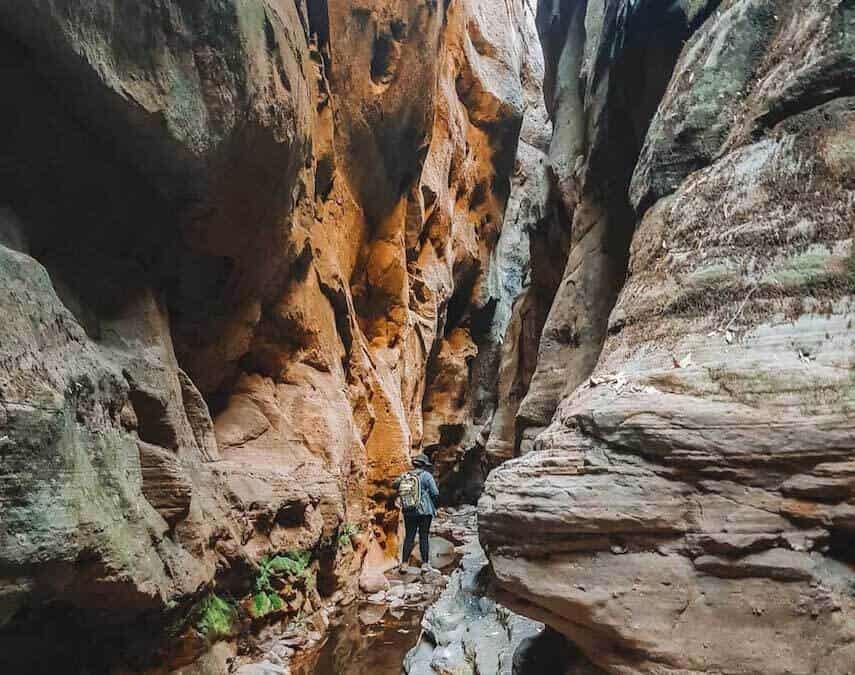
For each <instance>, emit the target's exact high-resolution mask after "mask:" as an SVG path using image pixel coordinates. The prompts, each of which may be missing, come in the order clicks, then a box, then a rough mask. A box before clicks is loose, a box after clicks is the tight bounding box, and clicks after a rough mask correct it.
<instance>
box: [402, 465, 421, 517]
mask: <svg viewBox="0 0 855 675" xmlns="http://www.w3.org/2000/svg"><path fill="white" fill-rule="evenodd" d="M398 498H399V499H400V500H401V508H402V509H403V510H404V511H415V510H416V509H417V508H418V507H419V502H420V501H421V498H422V482H421V481H420V480H419V474H418V473H416V472H415V471H407V473H405V474H403V475H402V476H401V482H400V483H398Z"/></svg>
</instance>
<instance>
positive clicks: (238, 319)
mask: <svg viewBox="0 0 855 675" xmlns="http://www.w3.org/2000/svg"><path fill="white" fill-rule="evenodd" d="M0 19H2V21H0V25H2V28H0V37H2V40H0V81H2V85H3V90H4V92H5V95H6V96H7V98H8V100H10V101H14V105H9V106H3V110H2V112H0V122H2V124H3V129H4V135H3V140H2V145H0V153H2V154H1V155H0V178H1V179H2V180H0V186H2V187H0V206H2V208H0V276H2V284H0V288H2V290H0V317H2V319H3V321H2V323H0V512H2V518H0V646H2V649H0V654H2V656H0V663H5V662H8V663H9V664H10V667H13V668H18V670H17V671H16V672H25V670H24V667H25V666H24V665H23V664H24V662H26V667H30V666H32V667H34V668H35V669H36V670H38V669H39V668H42V667H44V668H47V667H48V666H47V665H46V664H55V663H57V662H58V659H63V660H64V662H65V663H68V664H69V667H70V668H74V667H79V668H80V669H83V668H94V669H96V670H98V669H102V668H116V667H119V665H121V666H122V667H124V668H126V669H128V670H130V671H135V670H139V669H142V668H144V667H146V666H147V665H150V664H151V662H152V661H157V662H159V663H161V664H166V665H168V666H169V667H177V666H179V665H181V664H183V663H188V662H190V661H192V660H193V659H195V658H196V657H197V656H198V655H199V653H201V652H202V651H204V650H205V649H206V647H207V644H208V643H209V642H210V641H212V640H213V639H215V637H223V636H213V635H212V633H211V632H210V631H208V632H207V633H206V631H204V630H202V629H201V628H200V623H199V622H198V621H197V619H198V615H199V607H204V608H209V607H210V606H211V605H210V602H209V601H210V599H211V597H212V595H211V594H212V593H215V594H216V596H217V597H219V598H225V599H226V600H227V601H228V602H230V603H234V608H236V612H237V614H236V617H237V622H238V623H240V622H243V624H242V625H243V628H244V629H245V628H248V626H249V623H248V622H249V616H254V615H253V610H252V608H251V607H250V606H249V605H248V604H247V603H251V602H252V600H251V599H250V598H251V596H252V593H253V592H254V589H253V584H254V582H255V580H256V578H257V576H258V574H259V563H260V562H262V561H264V560H265V559H266V558H267V557H269V556H271V555H274V554H277V553H284V552H287V551H297V550H308V551H311V553H312V563H311V572H312V574H313V578H314V579H316V580H317V581H316V584H314V585H309V584H308V583H307V584H305V587H304V588H303V587H301V588H300V589H297V590H296V591H295V590H294V589H290V588H289V589H283V590H282V599H283V602H284V603H285V607H284V608H283V609H282V610H281V611H278V612H276V611H275V612H273V616H274V618H275V617H281V616H283V615H287V614H288V613H296V612H297V611H302V612H303V613H304V614H305V613H308V612H310V611H311V610H312V609H314V608H316V607H317V606H318V603H319V602H320V601H321V598H320V597H319V594H320V595H324V596H329V595H332V594H334V593H335V592H336V591H338V590H346V589H347V588H348V587H349V586H352V584H353V582H354V581H355V579H356V578H357V576H358V574H359V569H360V565H361V561H362V556H363V555H364V554H365V551H366V550H369V551H370V555H369V558H368V559H369V560H370V561H371V564H374V565H379V566H381V567H382V565H383V564H384V561H387V560H389V559H390V556H393V555H394V552H395V550H396V548H397V539H396V537H397V527H398V522H397V512H396V511H395V509H394V507H393V498H394V495H393V491H392V489H391V486H390V480H391V478H393V477H395V476H396V475H398V474H399V473H400V472H401V471H402V470H403V469H404V468H406V467H407V466H408V458H409V455H410V453H411V452H414V451H416V450H419V449H421V448H423V447H429V448H430V449H431V450H434V451H439V450H442V452H438V457H439V460H438V464H439V468H440V471H444V470H445V468H446V467H448V468H449V470H451V467H455V466H456V465H457V461H458V455H460V454H463V453H462V450H464V449H466V448H468V447H469V441H470V440H471V438H472V437H473V436H475V435H477V434H473V433H471V428H472V426H473V425H472V424H471V423H470V420H471V419H475V420H476V426H477V425H480V424H483V423H484V422H485V421H486V420H488V419H489V417H490V416H491V415H492V411H493V409H494V408H495V407H496V395H495V387H494V384H493V383H494V382H495V380H496V377H497V375H496V373H497V370H498V360H497V358H496V353H497V350H498V345H499V344H500V342H501V336H502V335H503V333H504V331H505V327H506V326H507V324H508V321H509V319H510V314H511V305H512V303H513V301H514V299H515V297H516V295H517V294H519V293H520V291H521V289H522V287H523V285H524V281H525V278H526V274H527V266H528V229H527V228H528V225H529V223H530V222H533V221H537V220H539V219H540V218H541V211H542V210H543V209H544V208H545V207H544V206H543V205H544V204H545V202H546V199H547V194H546V192H547V191H546V190H545V188H544V186H545V185H546V181H545V179H544V178H543V176H542V174H543V172H544V168H543V167H544V162H543V155H544V150H545V148H546V144H547V141H548V138H549V126H548V122H547V121H546V117H545V111H544V108H543V104H542V96H541V90H540V83H541V79H542V75H541V71H542V58H541V54H540V51H539V47H538V44H537V37H536V31H535V28H534V11H533V8H532V7H531V6H529V5H528V4H527V3H525V2H523V1H522V0H515V1H513V2H501V3H495V2H490V1H488V0H452V1H451V2H445V3H442V2H436V1H434V0H397V1H396V2H388V1H386V0H359V2H351V1H350V0H318V1H315V0H310V1H309V2H305V1H303V0H299V1H296V2H292V1H291V0H247V1H243V2H219V1H218V2H214V1H205V2H198V3H189V4H188V3H177V2H172V1H171V0H158V1H156V2H151V3H125V2H114V1H113V0H96V1H95V2H89V1H87V2H84V1H82V0H63V1H61V2H53V3H41V2H39V3H36V2H24V3H12V4H6V5H4V6H2V7H0ZM520 137H522V141H521V142H519V139H520ZM506 209H507V211H508V213H509V217H508V218H507V219H506V218H505V211H506ZM503 223H508V226H507V227H503ZM473 373H476V376H473ZM480 382H484V383H485V384H484V385H480V384H479V383H480ZM423 406H424V408H425V410H426V412H425V413H424V414H423ZM475 409H477V413H476V414H474V418H473V413H472V412H471V411H472V410H475ZM449 439H451V440H449ZM442 453H445V455H443V454H442ZM354 527H355V528H357V529H358V531H359V534H358V535H355V536H353V537H349V536H347V535H345V537H344V540H342V536H341V535H342V533H346V532H352V531H353V529H354ZM348 539H350V540H351V541H352V544H353V545H350V544H347V540H348ZM342 541H344V542H345V544H344V545H342ZM206 603H208V604H206ZM240 603H242V604H240ZM238 604H240V607H237V605H238ZM256 609H257V608H256ZM247 612H249V616H248V615H247ZM268 618H269V617H268ZM256 627H257V624H256ZM239 629H240V627H235V628H234V630H235V631H237V630H239ZM87 635H97V636H98V645H99V648H98V649H97V650H89V649H87V648H86V641H85V640H86V638H85V636H87ZM56 636H60V637H59V639H57V638H56ZM170 636H178V637H179V638H180V639H179V640H177V641H175V642H171V641H170V640H169V639H168V638H169V637H170Z"/></svg>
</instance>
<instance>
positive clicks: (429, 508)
mask: <svg viewBox="0 0 855 675" xmlns="http://www.w3.org/2000/svg"><path fill="white" fill-rule="evenodd" d="M413 471H415V472H416V473H417V474H418V475H419V488H420V490H419V492H420V493H421V494H420V497H421V498H420V499H419V505H418V507H417V508H416V510H415V513H416V514H418V515H420V516H435V515H436V500H437V499H439V488H437V487H436V481H435V480H434V479H433V476H432V475H431V474H430V471H425V470H424V469H419V468H416V469H413ZM400 483H401V479H400V477H399V478H396V479H395V480H394V482H393V483H392V485H393V486H394V487H395V488H397V487H398V485H399V484H400Z"/></svg>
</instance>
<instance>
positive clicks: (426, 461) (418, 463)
mask: <svg viewBox="0 0 855 675" xmlns="http://www.w3.org/2000/svg"><path fill="white" fill-rule="evenodd" d="M413 466H414V467H415V468H417V469H430V468H431V466H433V465H432V464H431V463H430V458H428V456H427V455H426V454H424V453H419V454H418V455H416V456H415V457H413Z"/></svg>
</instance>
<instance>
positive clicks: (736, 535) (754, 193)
mask: <svg viewBox="0 0 855 675" xmlns="http://www.w3.org/2000/svg"><path fill="white" fill-rule="evenodd" d="M538 21H539V27H540V30H541V35H542V37H543V39H544V49H545V53H546V54H547V74H548V77H547V89H548V92H547V93H548V94H550V93H551V100H552V104H551V110H552V115H553V122H554V125H555V133H554V135H553V139H552V145H551V149H550V161H551V165H550V166H551V169H552V171H553V172H554V174H555V176H556V179H557V185H558V186H559V188H560V195H561V198H562V201H563V203H564V205H565V208H566V210H567V213H568V218H569V219H570V220H571V221H572V229H571V247H570V253H569V259H568V263H567V267H566V269H565V272H564V278H563V280H562V282H561V286H560V287H559V289H558V292H557V295H556V297H555V301H554V303H553V305H552V307H551V310H550V313H549V317H548V319H547V320H546V327H545V330H544V332H543V335H542V336H541V339H540V348H539V354H538V361H537V367H536V370H535V373H534V376H533V378H532V380H531V386H530V388H529V390H528V393H527V396H526V398H525V400H523V402H522V404H521V405H520V408H519V412H518V413H517V416H516V425H517V430H518V434H517V445H516V447H515V448H514V451H515V452H516V453H518V454H520V453H522V454H523V456H521V457H519V458H517V459H513V460H512V461H510V462H508V463H506V464H505V465H503V466H502V467H500V468H499V469H497V470H496V471H495V472H494V473H493V474H492V476H491V477H490V479H489V480H488V482H487V486H486V492H485V495H484V497H483V498H482V500H481V502H480V519H479V522H480V529H481V538H482V541H483V543H484V544H485V547H486V549H487V551H488V554H489V557H490V560H491V563H492V567H493V571H494V573H495V576H496V579H497V582H498V585H499V587H500V589H501V593H500V598H501V599H502V601H503V602H504V603H506V604H508V606H510V607H511V608H513V609H515V611H521V612H524V613H527V614H528V615H530V616H534V617H536V618H538V619H540V620H542V621H544V622H546V623H548V624H549V625H551V626H552V627H554V628H555V629H557V630H559V631H560V632H562V633H563V634H564V635H565V636H567V637H568V638H569V639H570V640H572V641H573V642H574V643H576V644H577V645H579V646H580V647H581V648H582V649H583V651H584V652H585V653H586V655H587V656H588V657H589V658H590V659H591V660H592V661H594V662H595V663H596V664H597V665H598V666H599V667H601V668H603V669H605V670H606V671H608V672H613V673H713V672H715V673H763V674H766V675H768V674H774V673H820V672H821V673H841V674H842V673H848V672H851V671H852V670H853V668H855V651H853V647H852V645H853V637H855V607H853V594H852V587H853V583H855V572H853V562H855V556H853V547H852V544H851V542H852V534H853V520H852V515H853V498H855V496H854V495H853V492H852V491H851V489H850V487H851V481H850V474H851V470H850V469H851V466H850V465H851V459H852V452H853V449H855V441H853V439H855V389H853V386H852V384H853V381H855V380H853V363H855V343H853V341H852V335H853V333H852V320H853V305H852V295H853V292H855V276H853V270H855V266H853V261H855V257H853V256H855V249H853V228H854V227H855V224H853V216H852V214H853V212H855V211H853V206H855V149H854V148H853V138H855V103H853V99H852V98H851V96H852V95H853V93H855V89H853V86H855V80H853V73H855V68H853V66H854V65H855V6H853V3H852V2H849V1H848V0H843V1H838V0H835V1H832V2H825V1H823V2H819V1H811V0H806V1H805V2H784V1H779V2H775V1H772V0H740V1H733V2H728V1H725V2H721V3H717V2H706V3H705V2H677V3H667V6H666V4H665V3H653V2H643V1H642V2H623V1H621V0H590V1H589V2H587V3H584V2H582V3H562V2H555V3H549V2H542V3H541V4H540V7H539V16H538ZM684 40H685V44H684ZM550 64H551V65H550ZM663 75H664V79H663ZM525 453H527V454H525Z"/></svg>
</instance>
